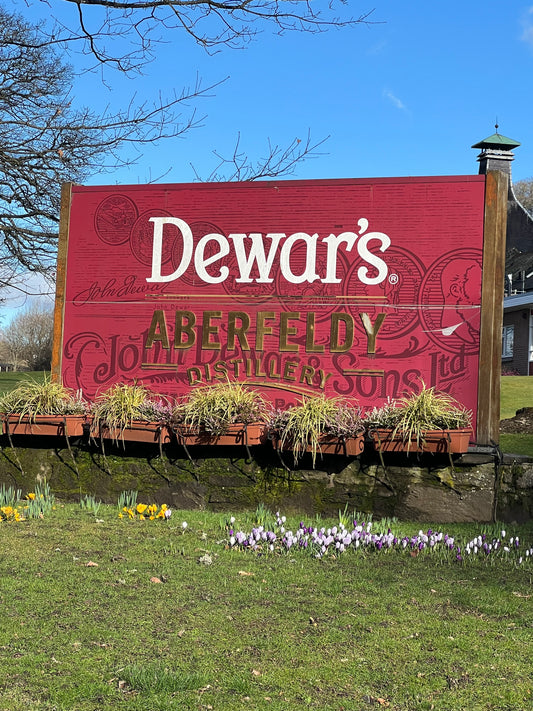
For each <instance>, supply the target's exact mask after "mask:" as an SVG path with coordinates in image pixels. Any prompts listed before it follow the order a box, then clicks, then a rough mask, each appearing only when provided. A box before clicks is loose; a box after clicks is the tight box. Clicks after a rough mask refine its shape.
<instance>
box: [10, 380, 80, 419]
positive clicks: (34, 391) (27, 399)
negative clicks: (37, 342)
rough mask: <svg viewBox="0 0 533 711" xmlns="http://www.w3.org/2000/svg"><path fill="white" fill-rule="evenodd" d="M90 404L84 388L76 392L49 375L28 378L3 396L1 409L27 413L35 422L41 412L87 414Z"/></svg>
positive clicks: (21, 416)
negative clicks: (53, 380) (33, 378)
mask: <svg viewBox="0 0 533 711" xmlns="http://www.w3.org/2000/svg"><path fill="white" fill-rule="evenodd" d="M87 410H88V404H87V402H86V401H85V400H84V399H83V397H82V394H81V392H80V391H78V392H74V391H73V390H71V389H70V388H67V387H66V386H65V385H63V384H62V383H60V382H52V381H51V380H49V379H48V378H46V379H45V380H44V382H42V383H41V382H38V381H36V380H32V379H31V378H28V379H27V380H23V381H22V382H21V383H20V384H19V385H18V386H17V387H16V388H14V389H13V390H11V391H10V392H8V393H6V394H5V395H4V396H3V397H2V398H0V412H2V413H3V414H5V415H14V414H16V415H18V416H19V417H20V419H22V418H23V417H27V418H28V419H29V420H30V422H35V418H36V417H37V416H38V415H58V416H60V415H85V414H86V413H87Z"/></svg>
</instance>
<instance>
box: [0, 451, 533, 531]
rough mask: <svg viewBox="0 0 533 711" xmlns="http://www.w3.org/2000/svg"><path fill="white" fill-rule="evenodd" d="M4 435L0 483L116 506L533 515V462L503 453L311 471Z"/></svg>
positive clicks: (388, 459)
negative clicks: (134, 496)
mask: <svg viewBox="0 0 533 711" xmlns="http://www.w3.org/2000/svg"><path fill="white" fill-rule="evenodd" d="M5 439H6V438H2V449H1V451H0V484H1V483H5V484H6V485H15V486H16V487H18V488H21V489H22V490H23V492H24V493H26V492H27V491H31V490H32V489H33V488H34V486H35V481H36V480H39V479H44V478H46V480H47V481H48V482H49V484H50V486H51V488H52V491H53V492H54V493H55V495H56V496H57V497H58V498H60V499H64V500H78V499H79V497H80V495H83V494H91V495H94V496H96V498H98V499H100V500H102V501H104V502H108V503H115V502H116V501H117V498H118V496H119V494H120V493H121V492H122V491H125V490H129V489H136V490H138V492H139V498H140V499H141V498H143V499H144V500H148V499H149V500H150V502H152V501H153V502H155V503H159V504H160V503H167V504H168V505H169V506H171V507H173V508H182V509H191V508H205V509H209V510H215V511H222V510H228V511H229V510H233V511H237V510H242V509H255V508H256V507H257V505H258V504H259V503H264V504H265V505H266V506H268V507H269V508H270V509H271V510H276V509H278V508H279V509H280V510H283V512H285V513H287V512H290V511H301V512H302V513H306V514H308V515H314V514H322V515H327V514H332V515H337V513H338V511H339V510H344V508H345V507H348V510H349V511H353V510H357V511H361V512H365V513H370V512H372V513H373V514H374V516H376V517H382V516H391V517H392V516H396V517H397V518H398V519H400V520H401V519H404V520H411V521H431V522H434V523H448V522H460V521H462V522H464V521H490V520H493V519H494V518H497V519H498V520H501V521H525V520H528V519H530V518H531V517H532V515H533V462H528V461H520V460H519V458H510V459H509V458H506V460H505V461H504V462H503V464H501V465H500V464H499V463H498V461H497V458H496V457H493V456H487V455H476V454H469V455H465V456H464V457H461V458H459V459H458V460H454V462H453V466H450V460H449V458H448V457H447V456H432V455H424V456H422V457H417V456H414V455H413V456H410V457H407V456H401V455H387V456H385V457H384V464H385V467H383V466H382V464H381V462H380V461H379V459H378V458H376V455H375V454H374V453H373V452H365V453H364V454H363V455H362V456H361V457H360V458H358V459H346V458H344V457H337V456H324V457H323V458H320V457H319V458H318V459H317V464H316V467H317V468H316V469H312V468H310V467H311V462H310V459H307V458H306V459H304V460H302V463H301V465H300V466H298V467H296V468H294V467H293V462H292V459H291V457H292V455H291V453H287V454H285V455H284V462H285V463H283V462H282V461H281V460H280V459H279V457H278V456H277V453H276V452H274V451H273V450H272V449H271V448H269V447H266V446H265V447H255V448H252V450H251V455H252V458H251V459H248V456H247V452H246V450H245V449H244V448H238V447H226V448H222V447H209V448H206V447H203V448H201V447H197V448H194V449H193V450H191V452H190V454H191V456H192V457H193V459H192V460H190V459H188V458H187V456H186V454H185V452H184V450H183V449H181V448H179V447H177V446H176V447H175V448H172V447H170V448H165V451H164V452H163V456H162V457H161V453H160V450H159V448H158V447H157V446H154V447H151V446H147V445H135V444H130V443H127V444H126V448H125V449H123V448H122V447H117V446H110V445H108V447H107V451H106V454H105V456H104V455H103V454H102V452H101V450H100V449H99V447H98V446H97V445H96V444H95V443H93V444H90V443H87V442H79V443H78V444H77V445H72V446H71V449H69V448H67V447H66V446H65V441H64V440H63V441H58V442H55V444H56V448H54V449H52V448H50V439H49V438H48V439H43V438H41V439H39V438H36V437H26V438H18V439H16V440H15V441H13V445H14V448H12V447H11V446H10V443H9V442H7V441H5ZM28 440H30V441H28ZM30 445H31V446H30ZM287 466H288V467H289V469H290V470H288V469H287V468H286V467H287Z"/></svg>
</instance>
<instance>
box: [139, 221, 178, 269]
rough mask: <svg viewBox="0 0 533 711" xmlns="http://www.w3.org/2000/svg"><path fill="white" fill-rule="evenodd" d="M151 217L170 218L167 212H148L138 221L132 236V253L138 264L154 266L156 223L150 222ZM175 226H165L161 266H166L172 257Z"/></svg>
mask: <svg viewBox="0 0 533 711" xmlns="http://www.w3.org/2000/svg"><path fill="white" fill-rule="evenodd" d="M151 217H170V213H169V212H167V211H166V210H160V209H159V208H158V209H157V210H155V209H153V210H147V211H146V212H143V213H142V215H140V217H139V218H138V219H137V221H136V222H135V224H134V225H133V228H132V230H131V234H130V249H131V253H132V254H133V256H134V257H135V259H136V260H137V261H138V262H141V264H146V265H148V266H150V265H151V264H152V251H153V243H154V223H153V222H150V218H151ZM175 231H176V228H175V227H174V225H165V227H164V232H163V248H162V252H161V264H166V263H167V262H169V261H170V259H171V257H172V252H173V250H174V242H175Z"/></svg>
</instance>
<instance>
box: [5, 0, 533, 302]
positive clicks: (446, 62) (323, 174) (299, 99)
mask: <svg viewBox="0 0 533 711" xmlns="http://www.w3.org/2000/svg"><path fill="white" fill-rule="evenodd" d="M313 1H314V0H313ZM322 1H323V0H318V2H322ZM318 2H317V4H318ZM15 6H16V4H15ZM51 6H52V8H54V7H63V6H64V7H63V9H62V12H63V13H68V12H72V8H70V7H68V6H66V5H65V3H62V2H61V0H52V1H51ZM20 9H21V8H20V6H19V10H20ZM372 9H373V12H372V14H371V16H370V18H369V19H370V24H368V25H358V26H355V27H352V28H345V29H341V30H338V31H331V32H327V33H322V34H318V35H311V34H303V33H289V34H286V35H285V36H282V37H279V36H276V35H273V34H272V33H271V32H270V31H269V29H268V28H267V27H265V28H263V32H262V33H261V34H260V35H259V36H258V37H257V39H256V40H255V41H254V42H253V43H252V44H250V45H249V46H248V47H247V48H246V49H243V50H226V49H223V50H222V51H221V52H219V53H217V54H215V55H213V56H210V55H208V54H206V53H205V52H204V51H203V50H202V49H200V48H199V47H197V46H195V45H193V44H192V42H191V41H190V40H189V39H188V38H187V37H183V36H181V37H179V38H178V37H176V39H175V41H173V42H171V43H167V44H165V45H162V46H161V47H160V48H159V51H158V55H157V59H156V61H154V62H153V63H152V64H150V65H149V66H148V67H147V68H146V69H145V74H144V76H142V77H138V78H136V79H130V80H128V79H125V78H123V77H116V76H113V75H108V76H107V82H108V87H109V88H106V87H104V86H103V85H102V82H101V77H100V75H99V74H95V75H92V76H91V75H84V77H83V79H81V80H79V81H78V82H77V83H76V84H75V89H74V100H75V102H76V103H77V104H88V105H90V106H93V107H95V108H100V109H102V108H104V107H105V106H106V105H110V106H111V107H112V108H113V107H116V106H119V105H123V106H125V105H127V103H128V102H129V100H130V98H131V96H132V95H133V94H136V95H137V98H140V97H142V98H145V99H146V100H148V101H149V100H150V98H151V97H152V98H153V97H157V94H158V92H161V94H162V95H163V96H165V95H170V94H171V92H172V91H173V90H174V89H175V90H177V91H178V92H179V91H181V89H182V88H183V86H186V85H189V84H193V83H194V82H195V79H196V75H197V74H198V75H199V77H200V78H201V80H202V82H203V84H204V85H209V84H211V83H214V82H217V81H220V80H222V79H224V78H225V77H228V79H227V81H225V82H224V83H223V84H222V85H221V86H219V87H218V88H217V89H216V90H215V91H214V92H213V96H212V97H211V98H203V99H201V100H199V101H198V102H197V103H196V104H195V106H196V109H197V114H198V115H199V116H204V115H205V120H204V121H203V127H201V128H197V129H195V130H194V131H191V132H190V133H188V134H187V135H186V136H185V137H183V138H180V139H176V140H172V141H167V142H164V143H161V144H159V145H156V146H151V147H149V148H146V149H145V150H144V152H143V154H142V155H141V156H140V158H139V161H138V163H137V165H135V166H134V167H132V168H129V169H121V170H116V171H114V172H112V173H109V174H107V175H99V176H94V177H93V178H92V179H91V180H90V181H88V184H115V183H119V184H131V183H144V182H148V181H150V180H153V179H154V178H157V177H158V176H160V175H163V174H165V173H166V175H165V178H164V182H190V181H194V180H195V172H194V170H193V168H192V167H191V164H192V165H193V166H194V167H195V168H196V171H197V172H198V173H199V174H200V176H202V177H206V176H207V175H208V174H209V173H210V172H211V170H212V169H213V168H215V166H216V164H217V161H216V158H215V157H214V156H213V151H217V152H219V153H221V154H223V155H227V156H230V155H231V153H232V151H233V147H234V145H235V141H236V138H237V136H238V135H240V141H241V148H242V149H243V150H245V151H246V152H247V153H248V155H249V156H250V157H251V158H252V159H255V158H258V157H261V156H262V155H263V154H265V153H266V151H267V146H268V140H269V139H270V141H271V142H272V143H274V144H279V145H281V146H284V145H286V144H288V143H290V142H291V141H292V140H293V139H294V138H301V139H305V138H306V136H307V133H308V131H310V132H311V135H312V138H313V139H314V140H315V141H319V140H321V139H323V138H326V137H327V136H329V139H328V140H327V142H326V143H325V144H324V146H323V147H322V148H321V149H320V150H321V152H322V153H323V155H321V156H320V157H318V158H315V159H313V160H309V161H306V162H304V163H302V164H301V165H299V166H298V167H297V169H296V170H295V173H294V175H292V176H290V177H293V178H301V179H304V178H305V179H311V178H341V177H356V178H359V177H361V178H365V177H387V176H408V175H414V176H417V175H462V174H475V173H477V172H478V163H477V161H476V157H477V151H476V150H473V149H472V148H471V145H472V144H474V143H477V142H478V141H480V140H481V139H483V138H485V137H487V136H489V135H491V134H492V133H493V132H494V130H495V129H494V124H495V123H496V121H498V124H499V132H500V133H501V134H503V135H505V136H508V137H510V138H513V139H514V140H517V141H519V142H520V143H521V144H522V145H521V146H520V147H519V148H517V149H516V153H515V156H516V157H515V161H514V163H513V178H514V180H515V181H516V180H520V179H522V178H528V177H530V176H533V132H532V128H531V126H532V117H533V91H532V77H533V2H531V0H530V2H520V1H517V0H514V1H513V2H510V3H502V2H501V0H499V1H498V2H496V1H495V0H483V2H481V0H471V1H470V2H461V3H459V2H456V1H455V0H450V2H447V3H442V2H438V3H427V2H416V1H415V2H409V3H399V2H397V0H374V1H373V2H372V1H371V2H369V3H366V2H365V0H361V1H359V0H357V2H354V0H349V2H348V8H347V12H348V13H349V14H352V15H360V14H361V13H364V12H367V11H370V10H372ZM43 11H46V5H43V4H42V3H40V4H37V5H36V6H34V7H33V8H32V9H31V12H32V13H35V16H37V14H36V13H38V12H43ZM193 106H194V104H193ZM20 303H21V300H17V301H14V302H12V303H11V306H20Z"/></svg>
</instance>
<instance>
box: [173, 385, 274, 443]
mask: <svg viewBox="0 0 533 711" xmlns="http://www.w3.org/2000/svg"><path fill="white" fill-rule="evenodd" d="M265 412H266V403H265V400H264V398H263V396H262V395H261V394H260V393H258V392H257V391H256V390H253V389H251V388H248V387H246V385H245V384H243V383H237V382H230V381H228V382H222V383H216V384H215V385H204V386H200V387H198V388H196V389H195V390H193V391H192V392H191V394H190V395H189V397H188V398H187V400H185V401H184V402H182V403H180V404H179V405H178V406H177V407H176V408H175V410H174V421H175V422H176V424H178V425H179V424H182V425H185V426H186V427H190V428H192V429H193V430H195V431H196V432H202V431H204V432H206V433H208V434H210V435H213V436H220V435H224V434H226V433H227V432H228V431H229V429H230V428H231V426H232V425H236V424H242V425H245V426H247V425H251V424H253V423H261V422H264V420H265Z"/></svg>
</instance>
